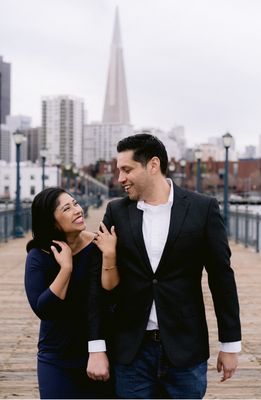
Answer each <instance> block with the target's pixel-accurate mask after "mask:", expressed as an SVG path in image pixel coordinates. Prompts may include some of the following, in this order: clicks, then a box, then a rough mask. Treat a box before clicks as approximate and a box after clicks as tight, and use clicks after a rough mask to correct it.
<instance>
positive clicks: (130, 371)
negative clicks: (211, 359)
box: [115, 340, 207, 399]
mask: <svg viewBox="0 0 261 400" xmlns="http://www.w3.org/2000/svg"><path fill="white" fill-rule="evenodd" d="M115 379H116V394H117V397H118V398H121V399H160V398H164V399H167V398H169V399H202V398H203V397H204V395H205V393H206V388H207V362H206V361H205V362H202V363H200V364H197V365H194V366H192V367H189V368H177V367H173V366H172V364H171V363H170V362H169V361H168V359H167V357H166V355H165V352H164V350H163V348H162V345H161V343H160V342H153V341H151V340H145V341H144V342H143V344H142V347H141V350H140V351H139V353H138V354H137V356H136V357H135V359H134V361H133V362H132V363H131V364H128V365H123V364H116V365H115Z"/></svg>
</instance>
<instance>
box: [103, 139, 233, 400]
mask: <svg viewBox="0 0 261 400" xmlns="http://www.w3.org/2000/svg"><path fill="white" fill-rule="evenodd" d="M117 151H118V159H117V167H118V169H119V182H120V183H121V185H122V187H123V188H124V189H125V191H126V193H127V195H128V196H127V197H125V198H123V199H120V200H115V201H112V202H110V203H109V204H108V207H107V210H106V214H105V217H104V222H105V225H106V226H107V227H108V228H110V227H111V226H115V231H116V234H117V267H116V268H118V272H119V277H120V283H119V285H118V287H117V289H116V291H117V306H116V309H115V315H114V318H115V323H114V324H115V326H114V331H115V337H114V339H115V340H114V346H115V347H114V352H115V360H116V365H115V376H116V391H117V396H118V397H120V398H160V397H162V398H179V399H181V398H187V399H188V398H202V397H203V396H204V394H205V391H206V385H207V382H206V381H207V380H206V375H207V359H208V357H209V343H208V331H207V323H206V318H205V309H204V302H203V295H202V288H201V279H202V271H203V268H204V267H205V269H206V271H207V273H208V282H209V287H210V290H211V293H212V297H213V302H214V308H215V313H216V317H217V323H218V334H219V341H220V342H221V344H220V346H221V348H220V352H219V354H218V361H217V370H218V371H219V372H221V371H223V376H222V378H221V380H222V381H224V380H226V379H228V378H230V377H231V376H232V375H233V373H234V371H235V370H236V367H237V354H236V353H237V352H238V351H240V345H241V342H240V340H241V332H240V321H239V305H238V298H237V291H236V284H235V280H234V274H233V270H232V269H231V267H230V249H229V246H228V242H227V237H226V231H225V227H224V224H223V220H222V217H221V215H220V212H219V207H218V202H217V201H216V199H214V198H211V197H208V196H205V195H201V194H198V193H193V192H190V191H187V190H184V189H182V188H180V187H178V186H177V185H175V183H173V182H172V181H171V180H170V179H167V178H166V172H167V166H168V156H167V152H166V149H165V147H164V145H163V144H162V143H161V142H160V140H158V139H157V138H156V137H154V136H152V135H149V134H146V133H141V134H137V135H134V136H130V137H127V138H125V139H123V140H121V141H120V142H119V143H118V146H117ZM105 270H106V271H105V272H104V273H106V274H108V276H109V274H110V273H113V276H114V277H115V271H114V272H112V271H113V269H111V268H110V269H109V268H105ZM113 279H114V278H113ZM115 285H116V283H115Z"/></svg>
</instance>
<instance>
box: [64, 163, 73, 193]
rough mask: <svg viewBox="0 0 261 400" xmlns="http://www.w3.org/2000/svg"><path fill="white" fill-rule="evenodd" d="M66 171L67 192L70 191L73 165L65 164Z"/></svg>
mask: <svg viewBox="0 0 261 400" xmlns="http://www.w3.org/2000/svg"><path fill="white" fill-rule="evenodd" d="M64 169H65V171H66V190H67V192H69V191H70V171H71V169H72V166H71V164H65V166H64Z"/></svg>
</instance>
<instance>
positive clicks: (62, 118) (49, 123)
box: [41, 96, 84, 167]
mask: <svg viewBox="0 0 261 400" xmlns="http://www.w3.org/2000/svg"><path fill="white" fill-rule="evenodd" d="M83 127H84V102H83V100H82V99H81V98H77V97H74V96H50V97H44V98H43V99H42V138H41V148H45V149H47V150H48V156H47V162H49V163H50V164H55V163H56V160H57V157H60V158H61V160H62V163H63V164H75V165H76V166H77V167H81V166H82V165H83Z"/></svg>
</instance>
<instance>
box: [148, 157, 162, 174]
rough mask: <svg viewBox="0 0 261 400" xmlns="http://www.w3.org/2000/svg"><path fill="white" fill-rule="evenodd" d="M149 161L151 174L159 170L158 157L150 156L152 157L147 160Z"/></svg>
mask: <svg viewBox="0 0 261 400" xmlns="http://www.w3.org/2000/svg"><path fill="white" fill-rule="evenodd" d="M149 163H150V168H151V172H152V173H153V174H155V173H157V172H158V171H159V170H160V159H159V158H158V157H156V156H155V157H152V159H151V160H150V161H149Z"/></svg>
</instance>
